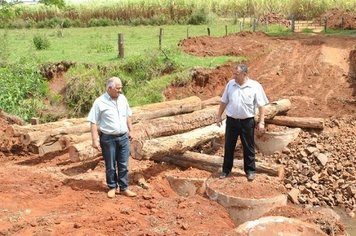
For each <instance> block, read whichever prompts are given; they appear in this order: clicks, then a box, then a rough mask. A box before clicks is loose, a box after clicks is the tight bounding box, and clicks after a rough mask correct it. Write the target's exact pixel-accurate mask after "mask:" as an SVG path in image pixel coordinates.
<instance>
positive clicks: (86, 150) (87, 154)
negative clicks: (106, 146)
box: [68, 140, 101, 162]
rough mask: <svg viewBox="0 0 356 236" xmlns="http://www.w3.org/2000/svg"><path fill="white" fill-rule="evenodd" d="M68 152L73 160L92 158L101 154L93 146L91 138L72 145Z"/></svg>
mask: <svg viewBox="0 0 356 236" xmlns="http://www.w3.org/2000/svg"><path fill="white" fill-rule="evenodd" d="M68 153H69V158H70V159H71V160H72V161H73V162H79V161H86V160H92V159H94V158H96V157H98V156H100V155H101V152H99V151H98V150H97V149H95V148H93V146H92V141H91V140H87V141H84V142H81V143H76V144H73V145H71V146H70V147H69V148H68Z"/></svg>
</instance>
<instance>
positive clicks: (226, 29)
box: [225, 25, 227, 35]
mask: <svg viewBox="0 0 356 236" xmlns="http://www.w3.org/2000/svg"><path fill="white" fill-rule="evenodd" d="M225 35H227V25H225Z"/></svg>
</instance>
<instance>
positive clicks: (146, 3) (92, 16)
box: [0, 0, 356, 28]
mask: <svg viewBox="0 0 356 236" xmlns="http://www.w3.org/2000/svg"><path fill="white" fill-rule="evenodd" d="M41 1H42V3H44V4H38V5H37V6H31V7H23V6H17V5H16V4H15V5H9V4H2V5H1V6H0V27H10V28H25V27H27V28H30V27H36V28H43V27H50V28H54V27H63V28H67V27H94V26H95V27H97V26H112V25H122V24H127V25H163V24H205V23H207V21H209V20H211V19H212V18H211V16H212V15H216V16H218V17H224V18H226V17H230V18H233V17H236V16H237V17H240V18H241V17H250V16H255V17H257V18H259V17H262V16H263V15H265V14H269V13H280V14H282V15H284V16H285V17H287V18H290V17H291V16H295V17H296V19H298V20H302V19H312V18H314V17H317V16H319V15H321V14H322V13H324V12H325V11H327V10H330V9H332V8H338V9H343V10H350V11H354V12H355V11H356V10H355V9H356V2H355V1H354V0H339V1H335V0H322V1H320V0H285V1H280V0H267V1H266V0H240V1H235V0H223V1H220V0H198V1H193V0H190V1H171V0H162V1H156V0H136V1H132V0H131V1H130V0H122V1H112V2H107V1H106V3H102V2H101V3H100V2H99V3H97V4H92V5H87V6H82V5H67V6H66V5H64V1H63V0H41Z"/></svg>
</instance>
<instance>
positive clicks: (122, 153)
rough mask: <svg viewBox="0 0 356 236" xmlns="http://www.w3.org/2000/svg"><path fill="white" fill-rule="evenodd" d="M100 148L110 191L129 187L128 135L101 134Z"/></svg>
mask: <svg viewBox="0 0 356 236" xmlns="http://www.w3.org/2000/svg"><path fill="white" fill-rule="evenodd" d="M100 147H101V150H102V153H103V157H104V160H105V170H106V183H107V185H108V187H109V188H110V189H112V188H117V187H120V190H125V189H127V186H128V169H127V166H128V161H129V155H130V141H129V136H128V134H127V133H126V134H124V135H121V136H117V135H109V134H103V133H102V134H101V135H100Z"/></svg>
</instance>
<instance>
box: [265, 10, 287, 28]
mask: <svg viewBox="0 0 356 236" xmlns="http://www.w3.org/2000/svg"><path fill="white" fill-rule="evenodd" d="M259 22H260V23H262V24H266V23H268V24H279V25H284V26H286V27H289V26H290V25H291V21H290V20H288V19H286V18H285V17H284V16H283V15H281V14H278V13H269V14H266V15H264V16H263V17H261V18H260V19H259Z"/></svg>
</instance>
